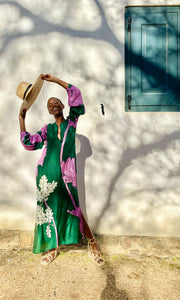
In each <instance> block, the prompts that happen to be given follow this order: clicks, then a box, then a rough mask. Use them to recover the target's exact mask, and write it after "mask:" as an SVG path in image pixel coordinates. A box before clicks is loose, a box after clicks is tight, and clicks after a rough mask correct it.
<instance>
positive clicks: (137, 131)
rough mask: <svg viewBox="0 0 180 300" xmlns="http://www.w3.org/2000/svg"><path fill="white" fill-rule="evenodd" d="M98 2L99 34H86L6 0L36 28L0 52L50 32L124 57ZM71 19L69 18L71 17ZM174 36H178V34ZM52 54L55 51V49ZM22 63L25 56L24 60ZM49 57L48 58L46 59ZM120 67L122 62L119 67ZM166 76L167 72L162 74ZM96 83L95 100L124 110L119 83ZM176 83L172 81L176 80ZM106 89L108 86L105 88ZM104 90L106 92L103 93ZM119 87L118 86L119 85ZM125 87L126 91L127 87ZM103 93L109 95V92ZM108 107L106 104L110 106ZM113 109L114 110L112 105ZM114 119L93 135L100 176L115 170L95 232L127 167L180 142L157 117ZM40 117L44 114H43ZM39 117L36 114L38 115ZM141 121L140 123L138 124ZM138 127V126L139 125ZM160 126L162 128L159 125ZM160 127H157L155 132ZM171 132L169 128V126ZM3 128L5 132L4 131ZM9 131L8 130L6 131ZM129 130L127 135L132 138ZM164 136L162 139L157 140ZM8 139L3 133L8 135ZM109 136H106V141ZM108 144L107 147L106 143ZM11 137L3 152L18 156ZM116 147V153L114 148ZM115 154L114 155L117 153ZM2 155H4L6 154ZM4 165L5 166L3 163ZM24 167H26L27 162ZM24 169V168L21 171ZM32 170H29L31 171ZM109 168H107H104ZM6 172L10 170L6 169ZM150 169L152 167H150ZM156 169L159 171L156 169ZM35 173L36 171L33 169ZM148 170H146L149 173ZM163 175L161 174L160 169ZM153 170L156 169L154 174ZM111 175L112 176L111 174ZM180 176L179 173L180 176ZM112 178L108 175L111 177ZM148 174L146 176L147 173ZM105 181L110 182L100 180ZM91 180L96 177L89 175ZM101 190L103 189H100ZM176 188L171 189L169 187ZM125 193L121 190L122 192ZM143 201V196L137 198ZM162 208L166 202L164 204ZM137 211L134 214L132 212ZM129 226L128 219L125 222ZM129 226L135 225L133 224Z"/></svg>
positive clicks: (86, 146) (84, 144)
mask: <svg viewBox="0 0 180 300" xmlns="http://www.w3.org/2000/svg"><path fill="white" fill-rule="evenodd" d="M94 4H95V5H96V7H97V9H98V13H99V15H100V17H101V24H100V26H99V28H98V29H96V30H94V31H87V30H75V29H71V28H68V27H66V26H60V25H56V24H53V23H50V22H48V21H46V20H45V19H43V18H42V17H41V15H37V14H33V13H32V12H31V11H29V10H27V9H26V8H25V7H23V6H22V5H21V4H19V3H17V2H13V1H1V2H0V7H1V5H10V6H11V7H12V8H16V9H18V10H19V16H20V18H21V17H24V16H26V17H28V18H30V20H31V21H32V23H33V26H32V30H30V31H28V32H22V31H19V32H18V31H15V32H12V33H11V32H10V33H9V34H5V35H4V36H3V37H2V48H1V51H0V54H1V55H2V54H3V53H4V52H5V51H6V48H7V47H8V45H9V44H10V43H11V42H12V41H13V40H15V39H16V40H17V39H20V38H22V37H30V38H31V37H32V38H33V37H34V36H38V35H40V34H42V35H46V36H47V34H48V33H53V32H57V33H62V34H65V35H68V36H71V37H78V38H81V39H84V40H85V41H86V40H87V39H88V40H94V41H104V42H106V43H107V44H109V45H111V46H112V47H114V48H115V49H116V50H117V52H118V53H119V54H120V56H123V54H124V45H123V44H122V43H121V42H120V41H119V40H118V38H117V37H116V35H115V34H114V32H113V30H112V29H111V27H110V25H109V23H108V21H107V17H106V13H105V11H104V8H103V5H101V4H100V3H99V1H98V0H94ZM119 13H121V17H123V12H122V11H121V12H119ZM67 17H68V16H67ZM174 34H177V33H176V32H174ZM52 51H53V49H52ZM101 53H102V54H103V49H101ZM134 57H135V58H137V59H134V64H135V65H136V64H137V65H136V67H137V68H139V66H140V59H139V57H138V55H137V54H136V53H134ZM19 59H20V58H19ZM45 60H46V58H44V61H45ZM119 64H120V63H119ZM149 67H151V69H153V70H155V71H154V74H155V76H156V78H155V79H157V74H158V73H159V67H157V66H156V65H153V64H152V65H151V66H150V65H149ZM116 68H117V65H116V66H115V67H114V70H111V69H110V70H111V74H109V78H111V77H112V76H111V75H112V72H113V74H114V73H115V71H116ZM144 71H145V72H147V73H148V70H144ZM83 72H84V74H83V78H85V80H86V81H88V79H89V77H88V76H89V75H88V74H87V72H86V69H85V68H84V70H82V73H83ZM161 73H162V72H161ZM90 80H91V82H92V81H93V83H95V84H96V86H98V87H99V89H98V90H97V91H96V94H95V95H96V96H97V98H98V99H102V100H103V101H102V102H104V103H105V102H106V103H107V105H110V104H109V99H113V100H115V99H117V98H118V101H121V102H120V105H119V106H120V109H121V110H122V107H121V106H122V102H123V101H122V99H120V100H119V94H118V93H119V90H118V92H117V94H116V89H115V88H114V87H117V85H116V84H115V83H114V81H113V80H109V81H106V82H103V79H102V81H101V79H96V78H90ZM172 81H173V78H172ZM102 86H103V88H102ZM100 88H102V93H101V89H100ZM118 88H119V87H118ZM122 88H124V87H123V86H122ZM171 88H172V93H173V87H171ZM104 91H105V92H106V93H104ZM106 103H105V104H106ZM109 107H110V106H109ZM39 110H40V108H39ZM110 110H111V115H112V116H113V118H112V120H109V121H108V124H106V128H105V126H104V123H103V122H102V121H101V119H99V120H97V122H96V124H94V126H95V128H94V129H93V132H96V134H97V136H98V137H99V138H98V139H97V140H96V143H95V146H94V150H93V151H94V152H95V154H94V160H97V157H98V158H99V161H98V166H97V172H96V173H98V175H99V174H105V172H106V171H107V170H109V165H111V164H112V165H113V168H111V170H110V171H111V173H110V172H108V171H107V172H106V173H107V181H106V182H104V186H103V189H104V195H105V196H104V199H103V204H102V207H101V209H100V210H98V212H99V214H98V215H97V216H96V220H95V222H94V224H95V225H94V230H97V229H98V228H99V226H100V224H101V221H102V220H103V218H104V216H105V214H106V212H107V211H109V210H110V209H111V207H112V198H113V193H114V191H115V186H116V184H117V183H119V180H120V179H121V178H122V177H123V175H124V173H125V171H126V170H127V169H128V167H129V166H131V165H132V163H133V161H134V160H135V159H137V158H139V157H144V156H147V155H148V154H150V153H152V152H153V151H157V150H158V151H159V150H160V151H161V152H164V150H165V149H167V148H168V147H169V145H170V143H172V142H173V141H176V140H179V139H180V131H178V130H174V132H172V131H173V130H171V133H165V131H163V132H162V131H161V129H160V130H159V132H158V131H157V130H155V127H153V126H152V127H150V124H152V125H153V117H149V116H147V117H146V120H147V122H146V121H145V120H143V119H141V118H142V115H139V119H138V122H139V123H138V125H137V123H136V122H135V121H134V119H133V117H132V115H130V116H129V115H127V114H126V115H124V114H123V113H122V111H121V118H120V112H119V110H118V109H117V107H116V106H113V105H112V106H111V107H110ZM38 113H39V112H38ZM38 113H37V115H36V116H38ZM141 120H142V121H143V126H140V121H141ZM136 121H137V120H136ZM135 124H136V126H135ZM156 127H158V125H157V126H156ZM156 129H157V128H156ZM167 129H168V128H167ZM3 130H4V128H3ZM4 132H5V131H4ZM127 132H128V134H127ZM145 134H149V136H150V139H149V141H148V142H144V139H143V138H144V135H145ZM158 134H159V136H158ZM132 135H133V138H134V139H136V140H137V146H136V147H131V145H130V137H131V136H132ZM3 137H4V135H3ZM102 137H106V138H104V139H103V138H102ZM77 138H78V139H79V141H80V143H81V149H80V152H79V153H78V154H77V166H78V183H79V184H78V186H79V195H80V203H81V207H82V210H83V211H84V214H85V216H86V212H85V200H86V198H85V183H84V177H85V176H84V173H85V161H86V158H87V157H89V156H90V155H91V154H92V150H91V146H90V143H89V140H88V139H87V138H86V137H85V136H82V135H77ZM107 140H108V143H107ZM6 141H7V140H6V137H4V139H2V140H1V143H3V145H4V146H3V151H4V149H7V152H10V153H9V154H12V153H14V146H13V145H10V146H8V147H7V145H6ZM113 149H115V150H113ZM113 151H114V152H113ZM2 157H3V156H2ZM11 163H12V164H13V166H14V168H12V170H13V169H15V164H16V165H17V167H22V166H19V162H17V161H12V160H11ZM1 164H2V165H3V162H1ZM20 164H22V165H23V163H22V162H20ZM22 168H23V167H22ZM29 168H30V167H29ZM89 168H90V172H93V173H94V170H93V165H91V163H90V164H89ZM103 168H105V169H103ZM164 168H167V174H166V176H167V178H168V175H171V169H168V164H167V165H165V164H164ZM5 169H6V168H5ZM5 169H4V168H3V169H2V170H3V171H1V172H2V174H1V178H3V172H6V170H5ZM149 170H150V168H149ZM154 170H155V169H154ZM30 171H31V170H30ZM145 171H146V170H145ZM157 171H158V170H157ZM153 172H154V171H153ZM153 172H152V173H151V174H150V176H149V181H151V179H152V178H153V177H154V173H153ZM12 173H13V172H9V174H8V175H9V176H12V177H13V176H14V173H13V174H12ZM109 174H110V175H109ZM177 175H179V174H177ZM108 176H109V177H108ZM145 176H146V174H145ZM14 177H15V178H14V181H16V180H17V181H18V180H20V178H17V176H14ZM101 177H102V178H105V177H103V176H101ZM90 178H91V177H90ZM25 184H26V185H27V190H28V189H29V191H30V189H31V186H30V185H29V184H28V183H25ZM88 185H89V189H90V190H91V192H92V193H94V195H96V192H97V185H96V184H95V183H94V182H93V180H92V181H91V180H89V183H88ZM101 186H102V185H101ZM151 188H152V190H153V191H154V192H155V193H156V190H155V188H154V187H153V186H152V187H151ZM170 188H171V187H170ZM163 189H164V191H165V189H166V185H164V186H162V191H163ZM119 191H120V192H119ZM136 192H137V193H138V192H139V193H140V192H141V191H138V189H137V187H136ZM122 194H123V185H121V184H119V187H118V199H117V201H118V202H119V203H120V202H121V195H122ZM137 198H138V196H137ZM119 203H117V202H116V204H115V205H116V207H117V206H118V205H119ZM162 205H163V203H162ZM132 213H133V212H132ZM123 216H124V215H123V212H122V216H121V214H119V219H120V220H119V219H116V220H115V221H113V222H114V223H115V222H116V223H120V222H122V220H123ZM124 222H126V220H124ZM129 226H130V223H129Z"/></svg>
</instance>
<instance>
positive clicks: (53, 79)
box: [41, 74, 56, 82]
mask: <svg viewBox="0 0 180 300" xmlns="http://www.w3.org/2000/svg"><path fill="white" fill-rule="evenodd" d="M41 79H43V80H46V81H52V82H56V77H55V76H53V75H51V74H45V75H43V76H42V77H41Z"/></svg>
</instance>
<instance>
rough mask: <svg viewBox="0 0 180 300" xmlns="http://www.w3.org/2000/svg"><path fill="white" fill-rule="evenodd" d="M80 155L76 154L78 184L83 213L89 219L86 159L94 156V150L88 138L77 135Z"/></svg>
mask: <svg viewBox="0 0 180 300" xmlns="http://www.w3.org/2000/svg"><path fill="white" fill-rule="evenodd" d="M76 138H77V139H78V141H79V142H78V141H77V143H76V144H77V145H76V146H77V148H78V150H79V151H78V153H77V154H76V163H77V183H78V195H79V202H80V206H81V209H82V212H83V214H84V216H85V218H86V219H87V212H86V189H85V162H86V158H88V157H89V156H91V155H92V149H91V145H90V142H89V140H88V138H87V137H85V136H84V135H82V134H76Z"/></svg>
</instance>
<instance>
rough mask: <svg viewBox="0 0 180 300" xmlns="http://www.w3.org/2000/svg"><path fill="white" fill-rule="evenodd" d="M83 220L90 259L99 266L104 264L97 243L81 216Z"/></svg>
mask: <svg viewBox="0 0 180 300" xmlns="http://www.w3.org/2000/svg"><path fill="white" fill-rule="evenodd" d="M82 219H83V227H84V234H85V236H86V237H87V240H88V248H89V252H90V258H91V259H92V260H93V261H94V262H95V263H96V264H97V265H99V266H101V265H103V264H104V260H103V258H102V257H101V255H100V251H99V247H98V244H97V241H96V239H95V237H94V235H93V233H92V231H91V229H90V227H89V225H88V223H87V221H86V219H85V217H84V216H83V214H82Z"/></svg>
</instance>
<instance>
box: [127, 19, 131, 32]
mask: <svg viewBox="0 0 180 300" xmlns="http://www.w3.org/2000/svg"><path fill="white" fill-rule="evenodd" d="M127 23H128V32H130V31H131V17H130V16H129V17H128V21H127Z"/></svg>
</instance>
